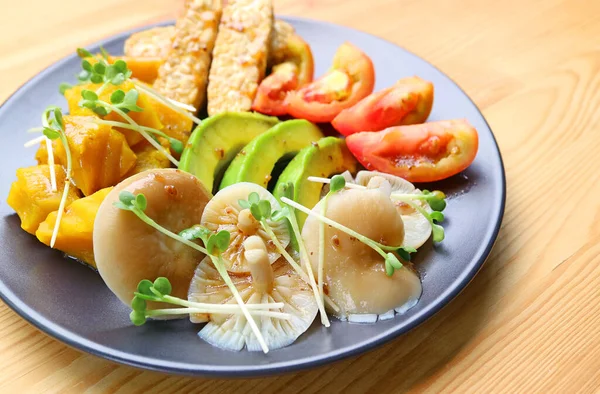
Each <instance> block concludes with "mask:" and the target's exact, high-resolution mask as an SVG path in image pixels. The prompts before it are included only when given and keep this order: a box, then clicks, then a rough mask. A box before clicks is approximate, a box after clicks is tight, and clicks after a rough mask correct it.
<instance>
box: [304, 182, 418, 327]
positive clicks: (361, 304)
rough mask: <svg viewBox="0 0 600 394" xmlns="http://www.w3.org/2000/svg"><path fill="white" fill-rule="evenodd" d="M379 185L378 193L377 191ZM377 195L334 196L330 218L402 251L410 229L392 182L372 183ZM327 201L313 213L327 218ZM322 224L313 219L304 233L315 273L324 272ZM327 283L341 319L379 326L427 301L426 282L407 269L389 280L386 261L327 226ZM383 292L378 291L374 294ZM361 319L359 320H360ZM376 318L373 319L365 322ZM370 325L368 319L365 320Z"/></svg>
mask: <svg viewBox="0 0 600 394" xmlns="http://www.w3.org/2000/svg"><path fill="white" fill-rule="evenodd" d="M377 184H378V186H379V187H378V188H373V187H375V186H376V185H377ZM369 187H372V189H366V190H361V189H347V190H343V191H340V192H338V193H336V194H333V195H331V196H330V197H329V200H328V202H327V211H326V216H327V217H328V218H330V219H331V220H334V221H336V222H338V223H340V224H342V225H344V226H346V227H348V228H350V229H352V230H354V231H356V232H358V233H360V234H362V235H364V236H366V237H368V238H370V239H372V240H375V241H377V242H379V243H382V244H384V245H390V246H395V245H401V244H402V241H403V239H404V234H405V230H406V229H405V226H404V224H403V221H402V217H401V215H400V213H399V212H398V210H397V208H396V206H395V205H394V203H393V202H392V201H391V200H390V198H389V191H390V190H391V185H390V184H389V183H388V182H387V181H385V180H384V181H383V182H378V180H377V179H374V180H372V181H370V182H369ZM322 204H323V200H322V201H321V202H320V203H319V204H317V206H316V207H315V208H314V209H313V210H314V211H315V212H316V213H320V212H321V207H322ZM319 223H320V222H319V220H318V219H316V218H315V217H313V216H309V218H308V219H307V220H306V223H305V225H304V228H303V229H302V238H303V239H304V242H305V245H306V247H307V250H308V253H309V257H310V261H311V264H312V267H313V270H315V271H316V270H317V267H318V255H319ZM324 246H325V262H324V275H323V278H324V283H325V285H326V289H327V294H328V295H329V297H330V298H331V299H332V300H333V302H335V303H336V304H337V306H338V307H339V308H340V310H339V311H337V312H336V311H331V313H332V314H334V315H335V316H337V317H339V318H341V319H346V318H348V319H349V320H351V321H357V322H366V321H374V320H376V315H382V314H385V313H389V311H392V310H394V309H398V310H401V309H400V308H402V307H403V306H412V305H414V304H415V303H416V301H417V300H418V299H419V297H420V295H421V282H420V280H419V278H418V276H417V275H416V274H415V273H414V272H413V271H412V270H411V269H410V268H407V267H406V266H405V267H402V268H401V269H400V270H397V271H396V272H395V273H394V274H393V275H392V276H391V277H389V276H387V275H386V272H385V261H384V259H383V258H382V257H381V256H380V255H379V254H378V253H377V252H375V251H374V250H373V249H371V248H370V247H369V246H367V245H365V244H364V243H362V242H361V241H359V240H358V239H356V238H354V237H351V236H349V235H347V234H346V233H344V232H341V231H339V230H337V229H335V228H333V227H331V226H325V245H324ZM373 289H377V291H373ZM357 315H359V316H357ZM364 315H371V316H368V318H367V316H364ZM363 317H364V318H366V319H362V318H363Z"/></svg>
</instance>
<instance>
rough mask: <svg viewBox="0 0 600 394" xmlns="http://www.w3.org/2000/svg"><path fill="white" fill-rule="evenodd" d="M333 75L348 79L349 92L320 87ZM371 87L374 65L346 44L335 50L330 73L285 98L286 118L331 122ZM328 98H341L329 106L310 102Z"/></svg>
mask: <svg viewBox="0 0 600 394" xmlns="http://www.w3.org/2000/svg"><path fill="white" fill-rule="evenodd" d="M334 72H337V73H340V72H341V73H344V74H346V75H347V76H348V77H349V78H350V80H351V85H350V87H349V90H348V91H335V90H332V91H329V92H327V91H323V87H324V86H327V84H326V83H325V81H326V80H327V78H328V77H329V76H331V74H332V73H334ZM374 87H375V68H374V67H373V62H372V61H371V59H370V58H369V57H368V56H367V55H366V54H365V53H363V52H362V51H361V50H360V49H358V48H357V47H355V46H354V45H352V44H350V43H347V42H346V43H344V44H342V45H341V46H340V47H339V48H338V49H337V51H336V53H335V55H334V58H333V61H332V65H331V68H330V70H329V72H328V73H327V74H325V75H324V76H323V77H321V78H319V79H317V80H316V81H314V82H312V83H311V84H309V85H307V86H304V87H303V88H301V89H299V90H297V91H296V92H292V93H290V94H288V96H287V97H286V100H285V106H286V109H287V112H288V114H290V115H292V116H293V117H295V118H299V119H306V120H309V121H311V122H314V123H324V122H331V121H332V120H333V119H334V118H335V117H336V116H337V115H338V114H339V113H340V112H341V111H342V110H343V109H345V108H349V107H351V106H353V105H354V104H356V103H357V102H359V101H360V100H362V99H363V98H365V97H366V96H368V95H369V94H371V93H372V92H373V88H374ZM321 93H322V94H321ZM328 93H332V94H331V95H330V94H328ZM329 96H336V97H337V96H341V98H340V99H331V101H329V102H322V101H321V100H311V99H310V97H329Z"/></svg>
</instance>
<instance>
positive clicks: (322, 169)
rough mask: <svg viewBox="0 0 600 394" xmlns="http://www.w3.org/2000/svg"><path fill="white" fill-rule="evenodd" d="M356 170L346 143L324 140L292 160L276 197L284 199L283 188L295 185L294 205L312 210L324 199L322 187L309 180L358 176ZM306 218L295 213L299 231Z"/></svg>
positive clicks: (330, 138) (304, 215)
mask: <svg viewBox="0 0 600 394" xmlns="http://www.w3.org/2000/svg"><path fill="white" fill-rule="evenodd" d="M357 166H358V163H357V161H356V159H355V158H354V157H353V156H352V154H351V153H350V151H349V150H348V148H347V147H346V142H345V141H344V140H343V139H341V138H336V137H325V138H322V139H320V140H319V141H318V142H317V143H316V144H312V145H310V146H308V147H306V148H304V149H302V150H301V151H300V152H299V153H298V154H297V155H296V157H294V159H292V161H291V162H290V164H288V166H287V167H286V168H285V170H283V172H282V173H281V175H280V176H279V179H278V181H277V184H276V185H275V190H274V193H273V194H274V195H275V197H277V199H279V198H281V197H282V196H283V195H284V194H283V185H284V184H286V183H288V182H291V183H292V184H293V185H294V201H296V202H297V203H299V204H302V205H304V206H305V207H307V208H309V209H312V208H313V207H314V206H315V205H317V203H318V202H319V200H320V199H321V189H322V188H323V184H321V183H317V182H311V181H309V180H308V179H307V178H308V177H309V176H318V177H325V178H329V177H330V176H332V175H335V174H340V173H342V172H344V171H350V172H351V173H355V172H356V168H357ZM306 217H307V215H306V214H305V213H302V212H300V211H298V210H296V218H297V219H298V224H299V225H300V228H302V226H303V225H304V221H305V220H306Z"/></svg>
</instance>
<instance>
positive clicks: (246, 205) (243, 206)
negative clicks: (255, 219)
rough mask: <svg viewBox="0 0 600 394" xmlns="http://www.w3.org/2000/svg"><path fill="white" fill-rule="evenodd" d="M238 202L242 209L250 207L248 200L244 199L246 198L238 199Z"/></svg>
mask: <svg viewBox="0 0 600 394" xmlns="http://www.w3.org/2000/svg"><path fill="white" fill-rule="evenodd" d="M238 204H239V205H240V207H242V208H243V209H250V203H249V202H248V201H246V200H238Z"/></svg>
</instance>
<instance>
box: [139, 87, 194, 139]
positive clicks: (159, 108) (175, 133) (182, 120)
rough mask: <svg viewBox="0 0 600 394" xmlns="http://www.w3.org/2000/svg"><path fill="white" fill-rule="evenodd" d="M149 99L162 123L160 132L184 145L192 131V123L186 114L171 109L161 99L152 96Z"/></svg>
mask: <svg viewBox="0 0 600 394" xmlns="http://www.w3.org/2000/svg"><path fill="white" fill-rule="evenodd" d="M149 101H150V103H151V104H152V106H153V108H154V111H155V112H156V114H157V116H158V119H159V120H160V122H161V123H162V124H163V130H162V132H163V133H165V134H166V135H168V136H169V137H172V138H175V139H178V140H179V141H181V142H182V143H183V145H184V146H185V144H187V141H188V139H189V138H190V134H191V133H192V127H193V125H194V123H193V122H192V121H191V120H190V119H189V118H188V117H187V116H184V115H182V114H181V113H179V112H177V111H175V110H173V109H172V108H170V107H169V106H168V105H166V104H164V103H163V102H161V101H158V100H155V99H153V98H152V97H150V98H149Z"/></svg>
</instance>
